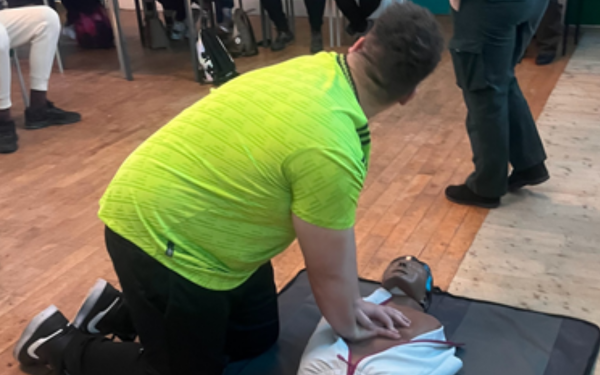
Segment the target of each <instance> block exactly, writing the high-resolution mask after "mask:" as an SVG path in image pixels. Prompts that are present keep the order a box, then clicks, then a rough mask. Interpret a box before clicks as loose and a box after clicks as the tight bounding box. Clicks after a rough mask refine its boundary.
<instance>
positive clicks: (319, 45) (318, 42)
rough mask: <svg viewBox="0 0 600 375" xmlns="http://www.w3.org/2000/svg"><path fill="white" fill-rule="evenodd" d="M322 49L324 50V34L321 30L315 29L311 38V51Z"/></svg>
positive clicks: (317, 51) (315, 51) (316, 51)
mask: <svg viewBox="0 0 600 375" xmlns="http://www.w3.org/2000/svg"><path fill="white" fill-rule="evenodd" d="M321 51H323V34H321V32H320V31H313V32H312V33H311V38H310V53H313V54H314V53H319V52H321Z"/></svg>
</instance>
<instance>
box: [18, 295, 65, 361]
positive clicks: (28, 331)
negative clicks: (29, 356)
mask: <svg viewBox="0 0 600 375" xmlns="http://www.w3.org/2000/svg"><path fill="white" fill-rule="evenodd" d="M57 311H58V308H57V307H56V306H54V305H52V306H49V307H47V308H46V310H44V311H42V312H41V313H39V314H37V315H36V316H35V317H34V318H33V319H31V322H29V324H28V325H27V327H26V328H25V331H23V334H22V335H21V337H20V338H19V341H17V344H16V345H15V349H14V351H13V357H14V358H15V359H16V360H17V361H18V360H19V353H21V351H22V350H23V347H24V346H25V343H26V342H27V341H29V340H30V339H31V336H33V334H34V333H35V331H37V329H38V328H40V326H41V325H42V324H43V323H44V322H45V321H46V320H47V319H48V318H49V317H51V316H52V315H54V313H56V312H57Z"/></svg>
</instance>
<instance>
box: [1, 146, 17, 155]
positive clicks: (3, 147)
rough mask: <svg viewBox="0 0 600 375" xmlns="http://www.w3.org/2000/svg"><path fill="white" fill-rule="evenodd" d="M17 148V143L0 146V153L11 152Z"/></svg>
mask: <svg viewBox="0 0 600 375" xmlns="http://www.w3.org/2000/svg"><path fill="white" fill-rule="evenodd" d="M18 149H19V146H18V145H15V146H11V147H5V146H0V154H12V153H13V152H15V151H17V150H18Z"/></svg>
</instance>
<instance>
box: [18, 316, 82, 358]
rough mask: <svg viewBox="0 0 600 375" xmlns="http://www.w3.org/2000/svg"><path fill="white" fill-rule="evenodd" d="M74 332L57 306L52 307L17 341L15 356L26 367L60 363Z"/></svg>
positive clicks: (28, 327)
mask: <svg viewBox="0 0 600 375" xmlns="http://www.w3.org/2000/svg"><path fill="white" fill-rule="evenodd" d="M74 331H75V330H74V329H73V328H72V327H69V321H68V320H67V318H65V317H64V315H63V314H62V313H61V312H60V311H58V309H57V308H56V306H50V307H48V308H47V309H46V310H44V311H42V312H41V313H39V314H38V315H37V316H36V317H35V318H33V319H32V320H31V322H30V323H29V325H28V326H27V327H26V328H25V331H23V334H22V335H21V338H19V341H17V345H16V346H15V349H14V352H13V355H14V357H15V359H16V360H17V361H19V362H20V363H21V364H22V365H24V366H36V365H53V364H55V363H59V362H60V360H59V359H58V357H62V353H63V352H64V350H65V348H66V347H67V345H68V344H69V342H70V341H71V339H72V337H73V332H74ZM54 367H55V368H56V366H54Z"/></svg>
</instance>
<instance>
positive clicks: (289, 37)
mask: <svg viewBox="0 0 600 375" xmlns="http://www.w3.org/2000/svg"><path fill="white" fill-rule="evenodd" d="M293 41H294V34H292V32H291V31H281V32H279V33H278V34H277V38H276V39H275V41H274V42H273V43H272V44H271V50H272V51H281V50H283V49H284V48H285V47H286V46H287V45H288V44H290V43H291V42H293Z"/></svg>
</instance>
